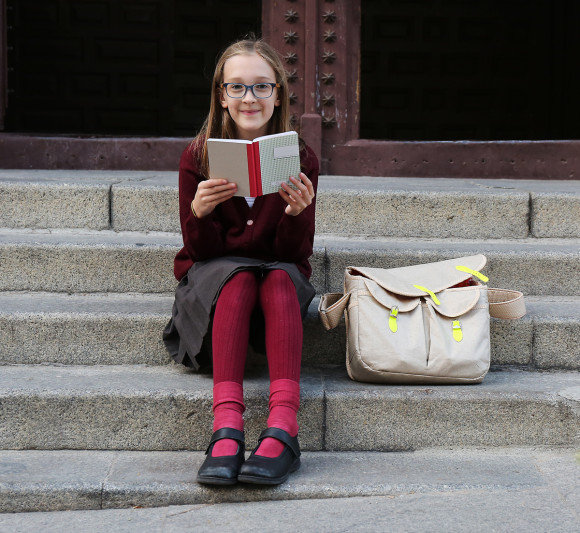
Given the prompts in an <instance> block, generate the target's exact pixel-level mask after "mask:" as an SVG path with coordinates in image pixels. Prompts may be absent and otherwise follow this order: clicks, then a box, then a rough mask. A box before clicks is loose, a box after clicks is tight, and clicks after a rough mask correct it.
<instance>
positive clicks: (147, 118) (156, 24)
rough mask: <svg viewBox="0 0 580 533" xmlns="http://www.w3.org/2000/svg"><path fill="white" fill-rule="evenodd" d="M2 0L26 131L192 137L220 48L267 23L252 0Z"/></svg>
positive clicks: (16, 106) (12, 127)
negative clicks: (8, 12) (9, 19)
mask: <svg viewBox="0 0 580 533" xmlns="http://www.w3.org/2000/svg"><path fill="white" fill-rule="evenodd" d="M2 1H7V2H8V6H9V7H11V8H12V10H11V15H10V16H11V17H12V19H13V22H12V23H11V25H12V26H13V31H12V32H11V33H10V34H9V40H10V41H11V42H10V46H11V50H10V54H9V56H8V62H9V65H10V67H11V71H10V78H9V84H10V99H9V107H8V112H7V116H6V124H7V129H8V130H9V131H17V132H31V133H39V132H47V133H72V134H78V133H85V134H93V133H94V134H111V135H152V136H181V135H183V136H189V135H191V134H192V133H194V132H195V131H196V130H197V129H198V128H199V126H200V125H201V123H202V121H203V119H204V115H205V114H206V113H207V110H208V102H209V96H208V95H209V85H210V81H211V76H212V74H213V67H214V64H215V58H216V55H217V54H218V53H219V51H220V49H221V48H222V47H223V46H224V45H225V44H227V43H228V42H229V41H232V40H234V39H236V38H238V37H240V36H241V35H242V34H243V33H246V32H248V31H255V32H256V33H259V30H260V10H261V5H260V2H254V1H250V0H242V1H236V2H233V1H231V0H229V1H228V0H2ZM224 13H227V16H225V15H224Z"/></svg>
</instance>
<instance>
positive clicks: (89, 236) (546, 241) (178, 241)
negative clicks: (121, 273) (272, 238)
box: [0, 227, 580, 249]
mask: <svg viewBox="0 0 580 533" xmlns="http://www.w3.org/2000/svg"><path fill="white" fill-rule="evenodd" d="M28 243H31V244H36V245H42V244H45V243H46V244H47V245H52V244H70V245H86V246H91V245H100V244H105V245H106V244H111V245H130V246H134V245H138V246H151V247H164V246H167V245H169V246H174V247H176V248H181V246H183V241H182V238H181V234H180V233H178V232H168V231H133V230H121V231H116V230H112V229H101V230H91V229H86V228H9V227H0V246H2V245H4V244H28ZM406 244H407V245H413V246H414V247H417V246H444V245H452V246H453V245H458V246H461V245H463V246H466V247H469V246H478V245H479V246H488V247H493V246H496V245H497V246H538V247H547V246H568V245H573V246H575V245H578V244H580V236H579V237H571V238H565V237H545V238H537V237H523V238H506V237H500V238H484V237H480V238H460V237H413V236H410V237H404V236H382V235H374V234H369V233H351V234H343V233H332V232H319V233H316V234H315V235H314V248H321V247H324V246H340V247H341V248H345V249H346V248H356V247H358V246H360V247H363V248H369V247H372V246H375V247H379V248H380V247H388V246H393V245H395V246H404V245H406Z"/></svg>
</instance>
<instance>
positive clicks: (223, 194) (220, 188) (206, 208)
mask: <svg viewBox="0 0 580 533" xmlns="http://www.w3.org/2000/svg"><path fill="white" fill-rule="evenodd" d="M237 190H238V186H237V185H236V184H235V183H233V182H232V183H230V182H229V181H228V180H225V179H209V180H204V181H202V182H201V183H200V184H199V185H198V186H197V192H196V193H195V198H194V199H193V202H191V208H192V210H193V212H194V213H195V215H197V218H203V217H205V216H207V215H209V214H210V213H211V212H212V211H213V210H214V209H215V206H216V205H218V204H221V203H222V202H225V201H226V200H229V199H230V198H231V197H232V196H233V195H234V194H235V192H236V191H237Z"/></svg>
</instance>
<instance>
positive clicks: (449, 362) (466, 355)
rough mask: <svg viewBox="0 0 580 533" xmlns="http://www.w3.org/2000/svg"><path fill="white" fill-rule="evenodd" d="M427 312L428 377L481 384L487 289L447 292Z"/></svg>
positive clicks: (485, 364)
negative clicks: (437, 303) (471, 381)
mask: <svg viewBox="0 0 580 533" xmlns="http://www.w3.org/2000/svg"><path fill="white" fill-rule="evenodd" d="M438 297H439V300H440V304H439V305H435V304H434V303H433V301H432V300H430V299H428V300H427V307H428V310H429V331H430V340H429V349H428V352H429V357H428V363H427V367H428V373H429V375H436V376H447V377H449V378H458V379H465V380H474V381H478V380H479V381H481V380H482V379H483V378H484V376H485V374H487V372H488V370H489V364H490V351H491V349H490V335H489V320H490V319H489V306H488V301H487V287H485V286H481V285H478V286H475V287H468V288H462V289H448V290H446V291H443V292H441V293H440V294H438Z"/></svg>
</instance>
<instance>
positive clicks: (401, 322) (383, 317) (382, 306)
mask: <svg viewBox="0 0 580 533" xmlns="http://www.w3.org/2000/svg"><path fill="white" fill-rule="evenodd" d="M359 287H360V288H359V289H358V290H357V291H356V293H357V294H356V298H355V299H354V301H352V300H351V303H352V304H353V307H352V308H351V309H349V314H348V318H349V336H350V337H351V338H350V339H349V346H350V353H349V357H350V363H351V366H353V365H354V364H356V359H359V360H360V363H361V365H360V366H361V367H367V369H370V370H372V371H374V372H379V373H380V372H385V373H402V374H424V373H425V368H426V364H427V353H428V350H427V346H428V345H427V342H426V336H425V327H424V326H425V324H424V319H423V312H422V309H421V305H419V304H420V299H419V298H407V297H403V296H399V295H397V294H394V293H391V292H389V291H387V290H385V289H384V288H382V287H381V286H380V285H378V284H377V283H375V282H374V281H372V280H368V279H365V280H364V285H363V286H359ZM349 308H350V306H349ZM353 335H354V336H355V338H354V339H353V338H352V336H353Z"/></svg>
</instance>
